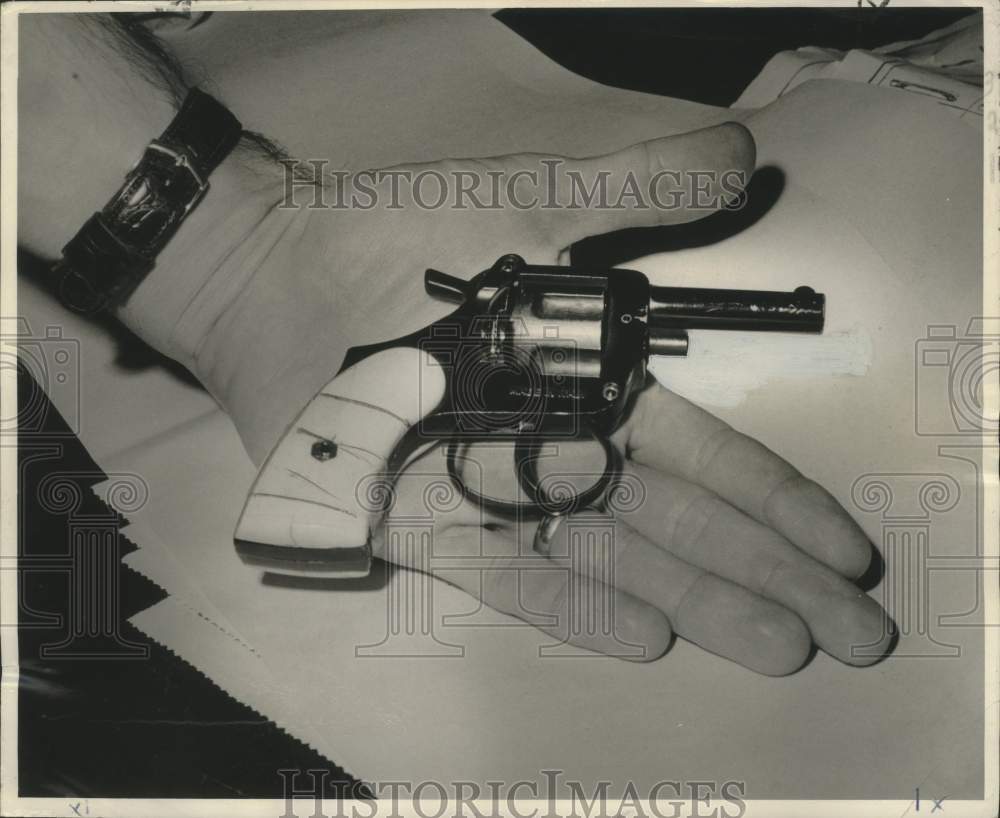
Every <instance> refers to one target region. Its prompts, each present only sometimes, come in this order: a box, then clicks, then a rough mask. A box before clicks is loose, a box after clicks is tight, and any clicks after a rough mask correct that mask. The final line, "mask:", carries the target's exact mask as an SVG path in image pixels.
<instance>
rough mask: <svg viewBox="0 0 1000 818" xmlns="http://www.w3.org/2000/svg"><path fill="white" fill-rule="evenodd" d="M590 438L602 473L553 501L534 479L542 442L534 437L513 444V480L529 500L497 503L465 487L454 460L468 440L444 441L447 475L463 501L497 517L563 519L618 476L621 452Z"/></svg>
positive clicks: (597, 496) (591, 500)
mask: <svg viewBox="0 0 1000 818" xmlns="http://www.w3.org/2000/svg"><path fill="white" fill-rule="evenodd" d="M591 438H592V439H593V440H595V441H596V442H597V443H599V444H600V445H601V448H602V449H603V450H604V457H605V462H604V471H603V473H602V474H601V476H600V478H599V479H598V480H597V481H596V482H595V483H594V484H593V485H592V486H590V488H588V489H586V490H585V491H581V492H577V493H576V494H573V495H572V496H571V497H568V498H565V499H559V500H554V499H552V498H550V497H548V496H547V495H546V493H545V489H544V487H543V486H542V481H541V480H540V479H539V477H538V458H539V453H540V450H541V448H542V444H543V442H544V439H542V438H537V437H531V438H523V437H519V438H518V439H517V441H516V442H515V444H514V463H515V470H516V474H517V480H518V483H519V484H520V486H521V489H522V490H523V491H524V493H525V494H526V495H527V496H528V497H529V498H530V500H527V501H524V500H500V499H498V498H496V497H489V496H487V495H485V494H480V493H479V492H478V491H475V490H474V489H471V488H469V486H468V485H467V484H466V483H465V481H464V480H463V479H462V476H461V474H460V472H459V470H458V463H457V461H458V456H459V452H460V450H461V449H463V448H467V447H468V445H469V444H470V443H471V442H472V441H470V440H459V439H452V440H450V441H449V442H448V450H447V455H446V466H447V469H448V476H449V477H450V478H451V481H452V483H453V484H454V485H455V487H456V488H457V489H458V490H459V491H460V492H461V493H462V495H463V496H464V497H465V498H466V499H467V500H470V501H471V502H473V503H476V504H477V505H479V506H480V507H482V508H484V509H486V510H487V511H491V512H493V513H494V514H497V515H499V516H503V517H513V518H519V519H541V518H543V517H563V516H566V515H568V514H572V513H574V512H576V511H578V510H580V509H582V508H587V507H588V506H590V505H593V504H594V503H595V502H596V501H597V500H599V499H600V498H601V497H603V496H604V494H605V493H606V492H607V491H608V489H609V488H610V486H611V484H612V482H613V481H614V480H616V479H617V478H618V477H619V476H620V475H621V472H622V456H621V453H620V452H619V451H618V450H617V449H616V448H615V447H614V445H612V443H611V441H610V440H608V439H607V438H605V437H601V436H600V435H598V434H596V433H593V432H591Z"/></svg>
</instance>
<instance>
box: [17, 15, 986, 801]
mask: <svg viewBox="0 0 1000 818" xmlns="http://www.w3.org/2000/svg"><path fill="white" fill-rule="evenodd" d="M345 13H349V12H345ZM969 13H970V12H969V11H968V10H965V9H931V8H920V9H917V8H906V9H901V8H892V7H891V6H890V7H885V8H873V7H870V6H868V5H867V4H866V5H865V6H864V7H862V8H843V9H782V10H772V9H614V10H610V9H587V10H575V9H574V10H566V9H544V10H542V9H532V10H507V11H502V12H500V13H499V14H498V15H497V16H498V17H499V18H500V19H501V20H502V21H503V22H504V23H506V24H507V25H508V26H510V27H511V28H512V29H513V30H514V31H516V32H517V33H518V34H520V35H521V36H523V37H524V38H526V39H527V40H528V41H530V42H531V43H533V44H534V45H536V46H537V47H538V48H539V49H540V50H542V51H543V52H544V53H546V54H547V55H549V56H550V57H551V58H553V59H554V60H556V61H557V62H560V63H561V64H563V65H564V66H565V67H567V68H569V69H571V70H573V71H576V72H577V73H579V74H582V75H583V76H585V77H589V78H591V79H594V80H597V81H599V82H602V83H605V84H608V85H614V86H618V87H622V88H630V89H634V90H640V91H647V92H652V93H659V94H666V95H669V96H674V97H681V98H684V99H689V100H694V101H697V102H702V103H706V104H712V105H729V104H730V103H732V102H733V101H734V100H735V99H736V98H737V97H738V96H739V94H740V93H741V92H742V91H743V89H744V87H745V86H746V85H747V84H748V83H749V81H750V80H751V79H752V78H753V77H754V76H755V75H756V74H757V73H758V72H759V70H760V69H761V68H762V67H763V66H764V64H765V63H766V62H767V60H768V59H770V57H771V56H773V55H774V54H775V53H776V52H778V51H781V50H785V49H791V48H797V47H800V46H805V45H820V46H827V47H833V48H840V49H845V50H846V49H850V48H872V47H874V46H877V45H882V44H885V43H889V42H893V41H896V40H904V39H913V38H917V37H920V36H922V35H924V34H926V33H928V32H929V31H932V30H934V29H935V28H939V27H941V26H944V25H947V24H949V23H951V22H953V21H954V20H957V19H958V18H960V17H962V16H965V15H966V14H969ZM129 343H130V344H131V342H129ZM136 355H138V357H139V358H143V357H144V354H143V353H142V352H141V351H137V350H136V349H135V348H134V347H133V349H132V351H131V353H130V356H129V357H130V358H132V359H133V360H134V359H135V356H136ZM19 404H20V405H19V412H20V413H21V414H19V417H25V415H24V414H23V413H24V412H30V415H31V423H26V424H22V426H23V432H22V435H21V436H19V445H20V452H19V455H20V457H19V460H20V463H21V471H20V505H19V513H20V540H19V546H20V552H19V553H20V555H21V565H20V570H19V579H20V583H19V603H20V615H19V616H20V623H21V626H20V628H19V644H20V668H21V677H20V691H19V705H20V707H19V725H18V742H19V744H18V749H19V762H20V763H19V767H20V769H19V773H20V778H19V792H20V795H21V796H65V797H66V798H67V799H68V800H69V801H71V802H73V803H76V802H77V801H79V799H80V798H85V797H88V796H94V797H96V796H104V797H130V796H131V797H188V798H196V797H200V798H210V797H224V798H233V797H240V796H248V797H249V796H253V797H271V798H280V797H282V796H283V792H282V779H281V777H280V776H279V774H278V770H279V769H281V768H297V769H302V770H306V769H324V770H328V771H329V774H328V776H327V778H326V788H325V792H324V795H325V796H326V797H335V796H336V795H337V794H342V793H349V794H350V793H353V794H354V795H358V794H363V790H359V789H357V786H358V785H357V782H355V781H354V780H353V779H351V778H350V777H348V776H346V775H345V774H344V772H343V771H342V770H341V769H340V768H339V767H337V766H336V765H335V764H333V763H331V762H330V761H328V760H327V759H324V758H323V757H321V756H319V755H317V754H316V753H315V752H313V751H312V750H310V749H309V748H308V747H306V746H305V745H303V744H301V743H300V742H298V741H296V740H295V739H293V738H291V737H290V736H288V735H287V734H286V733H284V732H282V731H281V730H279V729H278V728H277V727H276V726H275V725H274V724H272V723H271V722H269V721H268V720H267V719H266V718H265V717H264V716H262V715H261V714H259V713H256V712H255V711H253V710H251V709H250V708H248V707H246V706H244V705H242V704H240V703H238V702H236V701H235V700H234V699H232V698H231V697H229V696H228V695H227V694H226V693H224V692H223V691H222V690H220V689H219V688H217V687H216V686H215V685H214V684H213V683H212V682H210V681H209V680H208V679H207V678H206V677H205V676H203V675H202V674H201V673H200V672H198V671H197V670H195V669H194V668H193V667H192V666H190V665H188V664H187V663H185V662H183V661H182V660H180V659H179V658H178V657H176V656H175V655H173V654H172V653H170V652H169V651H167V650H165V649H164V648H162V647H161V646H159V645H157V644H155V643H153V642H151V641H150V640H149V639H148V638H147V637H145V635H144V634H142V633H141V632H139V631H138V630H137V629H135V628H133V627H132V626H130V625H129V624H128V623H127V622H125V620H126V619H127V618H128V617H129V616H132V615H133V614H135V613H136V612H138V611H140V610H143V609H144V608H146V607H148V606H150V605H152V604H154V603H155V602H157V601H158V600H160V599H162V598H163V596H164V592H163V590H162V589H160V588H159V587H157V586H156V585H154V584H153V583H152V582H150V581H149V580H147V579H146V578H144V577H142V576H141V575H139V574H137V573H135V572H133V571H132V570H130V569H128V568H127V567H125V566H121V565H118V571H117V578H116V582H117V587H118V594H119V598H120V605H119V610H118V612H117V616H118V618H119V619H120V628H119V639H120V642H115V643H114V644H111V645H110V646H109V645H108V644H104V645H103V648H104V649H106V650H107V651H108V652H110V653H111V654H112V655H111V656H110V657H104V658H86V657H83V658H81V657H77V658H67V657H65V656H62V657H60V656H58V655H56V656H52V655H44V654H45V653H46V652H45V651H43V648H44V647H45V646H49V648H51V647H52V646H54V645H57V644H58V643H60V642H63V641H64V640H66V638H67V636H68V628H69V627H70V625H71V623H72V616H71V615H70V604H71V593H70V579H71V574H70V572H69V571H68V569H67V568H66V565H67V555H68V553H69V547H70V546H69V543H70V538H71V536H72V533H71V526H72V521H71V520H70V515H69V514H68V513H60V512H56V511H52V510H47V509H46V508H43V506H42V505H41V504H40V502H39V489H40V484H41V481H42V480H44V479H45V478H46V477H47V476H50V475H51V474H52V473H53V472H54V471H60V472H66V473H68V474H70V475H71V479H72V481H73V482H75V483H76V484H77V486H78V488H79V491H80V494H81V497H82V498H83V500H82V504H81V505H80V506H79V507H78V508H77V509H76V510H75V511H74V512H73V514H74V515H76V518H78V517H79V515H90V516H91V517H93V518H94V519H95V520H100V519H104V520H107V519H108V517H109V514H110V512H109V511H108V509H107V506H105V505H104V504H103V503H102V502H101V501H100V500H98V499H97V498H96V497H95V496H94V495H93V494H92V493H91V492H90V487H91V486H92V485H93V484H94V483H97V482H100V481H101V479H102V478H103V476H102V474H101V472H100V469H99V467H98V466H97V464H95V463H94V462H93V461H92V460H91V458H90V457H89V455H88V454H87V453H86V451H85V450H84V448H83V446H82V445H81V444H80V442H79V440H77V439H76V438H75V437H74V436H73V435H71V434H70V433H69V431H68V429H67V427H66V426H65V424H64V423H63V421H62V418H60V417H59V415H58V413H56V412H55V410H54V409H52V407H51V406H50V405H49V404H48V402H47V400H46V399H45V397H44V394H43V393H42V392H41V390H40V389H39V387H38V385H37V384H36V383H35V382H34V381H32V380H31V378H30V376H29V375H27V374H26V373H24V372H23V371H19ZM118 543H119V546H118V548H119V554H118V557H119V558H120V557H121V556H123V555H124V554H127V553H128V552H129V551H131V550H132V549H133V548H134V546H133V545H132V544H131V543H129V542H128V541H127V540H125V538H124V537H121V536H119V537H118ZM60 566H62V567H61V568H60ZM53 615H55V619H53V618H52V617H53ZM98 641H99V640H98ZM105 642H107V640H105ZM74 644H75V646H76V647H78V648H82V649H83V650H84V651H86V649H87V640H86V639H84V640H82V641H81V640H79V639H78V640H76V642H75V643H74ZM96 646H98V644H97V641H95V640H91V647H96ZM356 772H357V773H358V774H359V775H362V776H364V775H365V773H366V772H367V771H364V770H360V771H356ZM307 783H308V782H307V781H300V782H299V785H298V786H300V787H305V786H306V785H307ZM348 787H350V788H352V789H345V788H348Z"/></svg>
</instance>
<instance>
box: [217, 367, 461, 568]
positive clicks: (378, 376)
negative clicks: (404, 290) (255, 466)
mask: <svg viewBox="0 0 1000 818" xmlns="http://www.w3.org/2000/svg"><path fill="white" fill-rule="evenodd" d="M444 394H445V376H444V372H443V371H442V369H441V366H440V365H439V364H438V363H437V361H436V360H435V359H434V358H433V357H432V356H430V355H428V354H427V353H426V352H423V351H421V350H419V349H415V348H413V347H394V348H390V349H386V350H383V351H381V352H377V353H375V354H373V355H371V356H370V357H368V358H365V359H363V360H361V361H359V362H358V363H356V364H354V365H353V366H351V367H350V368H349V369H345V370H343V371H342V372H341V373H340V374H338V375H337V376H336V377H335V378H334V379H333V380H332V381H330V382H329V383H328V384H327V385H326V386H324V387H323V389H322V390H320V392H319V393H318V394H317V395H316V397H314V398H313V399H312V401H310V403H309V404H308V405H307V406H306V408H305V409H304V410H303V411H302V413H301V414H300V415H299V416H298V417H297V418H296V419H295V421H294V422H293V423H292V424H291V426H289V428H288V430H287V431H286V432H285V434H284V436H283V437H282V438H281V440H280V441H279V442H278V444H277V446H275V448H274V450H273V451H272V452H271V454H270V455H268V458H267V460H266V461H265V463H264V465H263V466H262V467H261V470H260V472H259V473H258V475H257V479H256V480H255V481H254V484H253V487H252V488H251V490H250V494H249V495H248V496H247V501H246V504H245V505H244V507H243V512H242V513H241V514H240V519H239V522H238V523H237V526H236V533H235V535H234V537H235V541H236V549H237V552H238V553H239V555H240V557H241V558H242V559H243V561H244V562H247V563H250V564H253V565H259V566H261V567H263V568H266V569H267V570H269V571H274V572H278V573H291V574H307V575H310V576H337V577H360V576H366V575H367V574H368V572H369V571H370V569H371V534H372V531H373V530H374V528H375V527H376V526H377V525H378V523H379V520H380V517H381V516H382V513H383V511H384V509H383V508H382V507H381V505H380V503H379V502H378V501H377V498H373V497H371V496H370V495H371V494H372V493H375V494H378V491H377V489H376V490H375V491H374V492H373V490H372V486H373V485H375V486H376V487H377V486H378V485H382V484H381V479H382V478H381V475H382V473H383V472H384V471H385V467H386V461H387V460H388V459H389V457H390V456H391V455H392V453H393V451H394V450H395V449H396V447H397V446H398V444H399V442H400V440H401V439H402V437H403V435H404V434H406V433H407V432H408V431H409V430H410V429H411V428H412V427H413V426H415V425H416V424H417V423H418V422H419V421H420V420H421V419H422V418H424V417H426V416H427V415H428V414H430V413H431V412H432V411H433V410H434V408H435V407H437V406H438V405H439V404H440V403H441V401H442V399H443V398H444ZM376 479H377V480H379V481H380V482H379V483H373V481H374V480H376Z"/></svg>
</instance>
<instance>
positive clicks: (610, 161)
mask: <svg viewBox="0 0 1000 818" xmlns="http://www.w3.org/2000/svg"><path fill="white" fill-rule="evenodd" d="M755 160H756V146H755V144H754V140H753V136H752V135H751V133H750V131H748V130H747V129H746V128H745V127H744V126H743V125H741V124H739V123H736V122H727V123H724V124H722V125H716V126H714V127H712V128H704V129H702V130H698V131H691V132H690V133H684V134H678V135H676V136H667V137H662V138H660V139H652V140H649V141H648V142H640V143H639V144H637V145H632V146H631V147H628V148H625V149H624V150H621V151H617V152H615V153H611V154H607V155H605V156H597V157H591V158H588V159H579V160H568V161H567V162H565V163H564V164H562V165H560V166H559V167H558V168H557V169H556V173H557V174H558V175H557V177H556V182H557V186H556V189H557V190H558V191H561V192H562V193H563V195H562V198H561V200H560V205H561V207H559V208H554V209H547V210H542V211H539V214H538V215H541V216H542V217H545V226H546V229H547V230H548V231H549V233H550V235H551V236H552V238H553V239H554V240H555V241H556V242H558V243H559V246H568V245H570V244H572V243H573V242H576V241H579V240H580V239H583V238H586V237H587V236H591V235H597V234H601V233H608V232H611V231H613V230H620V229H623V228H627V227H651V226H656V225H666V224H680V223H683V222H688V221H692V220H694V219H698V218H702V217H703V216H707V215H709V214H710V213H714V212H716V211H717V210H719V209H720V208H722V207H725V206H727V205H731V204H732V202H733V201H734V200H735V199H736V198H737V197H738V196H739V195H740V194H741V192H742V190H743V189H744V188H745V186H746V184H747V182H748V180H749V178H750V174H751V173H752V172H753V167H754V162H755ZM587 193H591V194H592V195H590V196H587V195H585V194H587Z"/></svg>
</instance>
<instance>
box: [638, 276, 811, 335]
mask: <svg viewBox="0 0 1000 818" xmlns="http://www.w3.org/2000/svg"><path fill="white" fill-rule="evenodd" d="M825 302H826V299H825V297H824V296H823V294H822V293H817V292H815V291H814V290H813V289H812V288H811V287H799V288H798V289H796V290H795V291H794V292H790V293H789V292H770V291H764V290H712V289H704V288H700V287H650V299H649V326H650V328H662V329H722V330H754V331H765V332H822V331H823V309H824V305H825Z"/></svg>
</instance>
